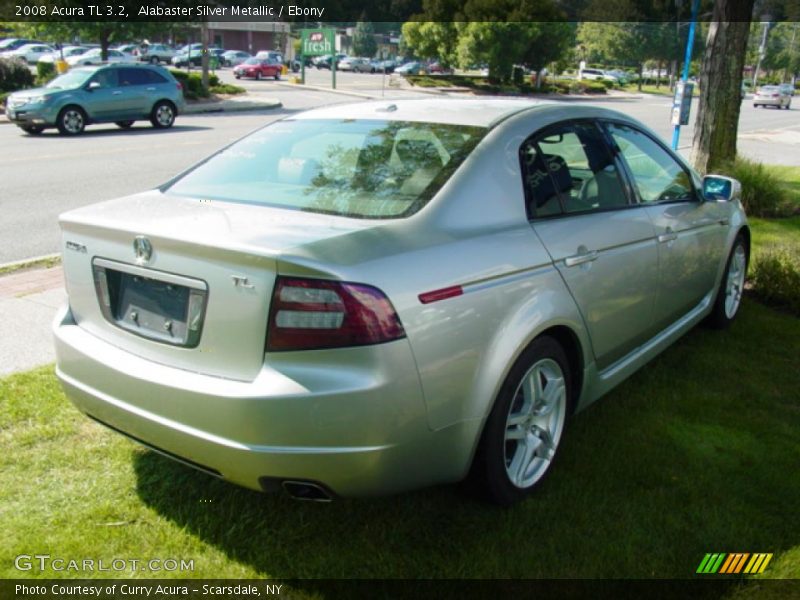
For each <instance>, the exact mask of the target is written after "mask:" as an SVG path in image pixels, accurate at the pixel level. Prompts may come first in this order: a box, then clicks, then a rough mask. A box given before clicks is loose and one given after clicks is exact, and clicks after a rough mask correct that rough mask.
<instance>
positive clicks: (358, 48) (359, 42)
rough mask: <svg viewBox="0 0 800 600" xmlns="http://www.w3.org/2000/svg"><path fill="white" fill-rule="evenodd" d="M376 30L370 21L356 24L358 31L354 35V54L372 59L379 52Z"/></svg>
mask: <svg viewBox="0 0 800 600" xmlns="http://www.w3.org/2000/svg"><path fill="white" fill-rule="evenodd" d="M374 32H375V30H374V29H373V27H372V23H370V22H369V21H359V22H358V23H356V31H355V34H354V35H353V52H355V55H356V56H366V57H367V58H372V57H373V56H375V54H376V53H377V52H378V42H376V41H375V35H374Z"/></svg>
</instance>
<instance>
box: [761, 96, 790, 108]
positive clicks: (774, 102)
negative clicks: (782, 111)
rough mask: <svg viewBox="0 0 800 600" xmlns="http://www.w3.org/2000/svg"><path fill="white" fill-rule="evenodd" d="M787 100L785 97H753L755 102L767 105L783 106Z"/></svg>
mask: <svg viewBox="0 0 800 600" xmlns="http://www.w3.org/2000/svg"><path fill="white" fill-rule="evenodd" d="M786 102H787V100H786V99H784V98H756V97H754V98H753V104H760V105H765V106H783V105H784V104H786Z"/></svg>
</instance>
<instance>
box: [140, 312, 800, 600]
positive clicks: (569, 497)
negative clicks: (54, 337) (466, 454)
mask: <svg viewBox="0 0 800 600" xmlns="http://www.w3.org/2000/svg"><path fill="white" fill-rule="evenodd" d="M787 319H791V317H784V316H783V315H780V314H778V313H775V312H774V311H770V310H769V309H767V308H764V307H763V306H760V305H757V304H756V303H754V302H751V301H748V302H746V303H745V304H744V305H743V309H742V314H741V315H740V319H739V320H738V321H737V323H736V324H735V325H734V327H733V328H732V329H731V330H729V331H727V332H715V331H708V330H704V329H696V330H694V331H692V332H691V333H690V334H688V335H687V336H685V337H684V338H683V339H682V340H680V341H679V342H678V343H677V344H676V345H675V346H674V347H673V348H671V349H670V350H668V351H667V352H666V353H664V354H663V355H662V356H660V357H659V358H657V359H656V360H654V361H653V362H651V363H650V364H649V365H648V366H646V367H645V368H644V369H642V370H641V371H640V372H639V373H637V374H636V375H635V376H634V377H633V378H631V379H630V380H629V381H627V382H626V383H624V384H623V385H622V386H620V387H619V388H617V389H616V390H615V391H614V392H612V393H611V394H609V396H608V397H606V398H604V399H603V401H601V402H598V403H596V404H595V405H593V406H592V407H590V408H589V409H587V410H586V411H585V412H583V413H582V414H580V415H579V416H577V417H576V418H575V419H573V420H572V422H571V423H570V427H569V428H568V430H567V434H566V437H565V439H564V442H563V444H562V446H561V448H560V450H559V456H558V457H557V462H556V465H555V468H554V470H553V471H552V472H551V474H550V476H549V478H548V480H547V481H545V482H544V485H543V487H542V488H541V489H539V490H538V491H537V492H536V493H535V494H534V495H533V496H532V497H531V498H530V499H528V500H527V501H526V502H523V503H521V504H519V505H517V506H514V507H512V508H511V509H508V510H502V509H499V508H496V507H493V506H489V505H486V504H484V503H482V502H480V501H479V500H476V499H475V498H473V497H470V496H469V495H466V494H464V493H463V490H462V489H461V487H459V486H440V487H437V488H432V489H427V490H422V491H417V492H411V493H407V494H402V495H398V496H393V497H387V498H374V499H358V500H339V501H336V502H333V503H329V504H315V503H303V502H298V501H294V500H291V499H289V498H288V497H285V496H283V495H277V496H273V495H264V494H260V493H258V492H253V491H249V490H245V489H242V488H239V487H236V486H233V485H231V484H228V483H225V482H223V481H219V480H217V479H214V478H213V477H210V476H207V475H204V474H202V473H198V472H196V471H193V470H191V469H189V468H187V467H184V466H182V465H179V464H177V463H174V462H172V461H170V460H169V459H166V458H164V457H162V456H160V455H158V454H155V453H153V452H150V451H143V450H141V451H140V450H136V451H134V453H133V456H134V459H133V466H134V471H135V474H136V478H137V493H138V495H139V497H140V498H141V500H142V501H143V502H144V503H145V504H146V505H147V506H148V507H150V508H152V509H154V510H155V511H156V512H158V513H159V514H160V515H162V516H163V517H165V518H166V519H168V520H170V521H171V522H173V523H174V524H175V525H176V526H177V527H178V528H180V529H181V530H185V531H187V532H188V533H190V534H192V535H196V536H198V537H199V538H200V539H202V540H203V541H204V542H206V543H208V544H211V545H213V546H214V547H216V548H218V549H219V550H221V551H222V552H224V553H225V555H226V556H227V557H228V558H229V559H230V560H232V561H236V562H238V563H243V564H246V565H249V566H250V567H252V568H253V569H254V570H255V571H256V572H258V573H259V574H261V576H263V577H272V578H278V579H293V578H442V577H447V578H583V577H590V578H591V577H599V578H690V577H694V576H695V571H696V569H697V567H698V565H699V563H700V561H701V560H702V559H703V556H704V555H705V553H707V552H743V551H744V552H779V551H780V550H781V549H785V548H790V547H792V546H795V545H796V544H797V539H796V536H795V535H794V534H796V532H798V531H800V514H798V512H797V511H796V510H795V509H796V504H795V502H796V499H797V498H798V497H800V478H797V477H788V476H787V474H788V473H791V472H793V468H795V467H796V465H797V464H800V448H798V446H797V444H796V431H797V428H798V426H800V411H799V410H798V404H797V401H796V400H793V398H796V396H794V395H792V396H791V397H790V394H789V391H791V390H794V389H797V387H798V385H797V384H800V381H799V380H798V379H799V377H800V376H798V374H797V373H796V371H792V370H791V369H790V368H789V367H790V366H791V364H792V362H793V361H795V360H796V355H795V353H794V351H796V342H792V340H793V339H796V338H795V337H793V336H797V334H798V333H800V327H798V324H797V323H796V322H792V321H788V320H787ZM789 323H792V324H791V325H788V324H789ZM793 345H794V350H793V349H792V346H793ZM754 348H758V349H759V350H758V368H746V366H747V365H749V364H751V363H752V360H753V358H754V357H753V354H752V352H753V349H754ZM795 366H796V365H795ZM793 532H794V533H793ZM301 587H303V588H304V589H307V590H308V591H310V592H313V591H318V590H316V588H315V587H314V583H313V582H305V583H302V584H301Z"/></svg>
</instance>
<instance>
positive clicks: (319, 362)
mask: <svg viewBox="0 0 800 600" xmlns="http://www.w3.org/2000/svg"><path fill="white" fill-rule="evenodd" d="M740 193H741V192H740V186H739V183H738V182H737V181H735V180H732V179H728V178H725V177H720V176H706V177H705V178H702V179H701V178H700V177H699V176H698V175H697V174H696V173H695V172H694V171H693V170H692V169H691V168H690V167H689V166H688V165H687V164H686V163H685V162H684V161H683V160H682V159H681V158H680V157H679V156H677V155H676V154H674V153H673V152H671V151H670V150H669V149H668V147H667V146H666V145H665V144H664V143H663V142H662V141H661V140H660V139H659V138H658V137H657V136H656V135H655V134H654V133H653V132H652V131H650V130H648V129H647V128H646V127H644V126H643V125H641V124H640V123H638V122H637V121H635V120H633V119H631V118H629V117H627V116H625V115H623V114H621V113H617V112H613V111H609V110H604V109H600V108H593V107H588V106H570V107H564V106H561V105H555V104H546V103H534V102H529V101H522V100H463V101H454V100H452V99H447V100H444V99H425V100H408V101H397V102H369V103H360V104H353V105H346V106H341V105H339V106H334V107H327V108H321V109H317V110H313V111H310V112H306V113H302V114H295V115H291V116H288V117H286V118H285V119H283V120H280V121H277V122H275V123H273V124H271V125H269V126H267V127H264V128H263V129H261V130H259V131H257V132H255V133H253V134H251V135H249V136H248V137H245V138H244V139H242V140H240V141H238V142H236V143H235V144H233V145H231V146H229V147H227V148H225V149H224V150H222V151H220V152H219V153H218V154H216V155H214V156H212V157H211V158H210V159H208V160H206V161H203V162H202V163H200V164H199V165H197V166H196V167H194V168H193V169H191V170H189V171H188V172H186V173H184V174H182V175H180V176H178V177H177V178H175V179H174V180H172V181H170V182H168V183H166V184H165V185H164V186H162V187H161V188H159V189H156V190H152V191H149V192H144V193H141V194H137V195H134V196H130V197H126V198H121V199H118V200H111V201H109V202H104V203H101V204H97V205H94V206H89V207H85V208H80V209H77V210H74V211H71V212H68V213H66V214H63V215H62V216H61V218H60V223H61V228H62V232H63V255H64V269H65V273H66V286H67V291H68V293H69V304H68V306H65V307H64V308H63V309H62V311H61V312H60V314H59V316H58V318H57V320H56V323H55V325H54V329H55V339H56V348H57V356H58V365H57V373H58V376H59V378H60V380H61V382H62V384H63V386H64V388H65V390H66V392H67V394H68V396H69V397H70V398H71V400H72V401H73V402H74V404H75V405H76V406H77V407H78V408H79V409H80V410H81V411H83V412H85V413H86V414H87V415H89V416H90V417H91V418H93V419H95V420H97V421H99V422H100V423H103V424H105V425H107V426H109V427H111V428H112V429H114V430H116V431H118V432H121V433H123V434H125V435H127V436H129V437H130V438H132V439H134V440H136V441H138V442H141V443H143V444H145V445H147V446H149V447H151V448H154V449H156V450H157V451H159V452H162V453H164V454H166V455H167V456H170V457H172V458H174V459H176V460H179V461H182V462H183V463H185V464H187V465H190V466H192V467H195V468H197V469H200V470H202V471H205V472H206V473H211V474H213V475H215V476H218V477H221V478H224V479H226V480H228V481H231V482H234V483H237V484H240V485H243V486H246V487H249V488H253V489H258V490H264V491H273V490H277V489H281V488H283V489H284V490H286V491H287V492H288V493H289V494H291V495H292V496H294V497H296V498H305V499H312V500H329V499H331V498H334V497H336V496H364V495H372V494H385V493H392V492H398V491H402V490H408V489H412V488H417V487H421V486H427V485H432V484H437V483H445V482H455V481H459V480H461V479H464V478H465V477H468V476H469V477H472V478H474V480H475V481H476V482H477V483H478V484H479V485H480V486H481V488H482V489H483V490H485V492H486V494H487V496H488V498H490V499H491V500H493V501H495V502H497V503H499V504H503V505H508V504H511V503H513V502H515V501H517V500H520V499H522V498H523V497H525V496H526V495H528V494H529V493H530V492H531V491H532V490H533V489H534V488H535V487H536V486H537V484H539V482H540V481H541V480H542V478H543V477H544V475H545V474H546V473H548V472H549V471H550V470H551V469H550V467H551V465H552V463H553V461H554V459H555V458H556V457H557V455H558V448H559V445H560V442H561V439H562V436H563V434H564V431H565V425H566V423H567V421H568V418H569V417H571V416H572V415H573V414H574V413H575V412H576V411H579V410H581V409H583V408H585V407H586V406H587V405H589V404H590V403H592V402H594V401H595V400H597V399H598V398H600V397H601V396H602V395H604V394H606V393H607V392H608V391H609V390H611V389H612V388H614V386H616V385H617V384H619V383H620V382H622V381H624V380H625V379H626V378H627V377H629V376H630V375H631V374H632V373H634V372H635V371H636V370H637V369H639V368H640V367H642V366H643V365H645V364H646V363H647V362H648V361H649V360H651V359H652V358H653V357H654V356H656V355H657V354H658V353H660V352H661V351H663V350H664V349H665V348H667V347H668V346H669V345H670V344H671V343H673V342H674V341H675V340H676V339H678V338H679V337H680V336H681V335H683V334H684V333H686V332H687V331H689V330H690V329H691V328H692V327H694V326H695V325H696V324H698V323H700V322H701V321H703V320H705V321H707V322H708V323H710V324H711V325H713V326H716V327H720V328H722V327H725V326H727V325H728V324H729V323H730V322H731V321H732V320H733V318H734V317H735V315H736V313H737V310H738V308H739V303H740V298H741V294H742V288H743V284H744V278H745V272H746V269H747V263H748V256H749V249H750V230H749V228H748V225H747V221H746V218H745V215H744V212H743V210H742V206H741V203H740V200H739V197H740ZM586 451H587V452H592V451H595V449H586Z"/></svg>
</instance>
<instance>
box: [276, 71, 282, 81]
mask: <svg viewBox="0 0 800 600" xmlns="http://www.w3.org/2000/svg"><path fill="white" fill-rule="evenodd" d="M280 80H281V72H280V71H275V81H280Z"/></svg>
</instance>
